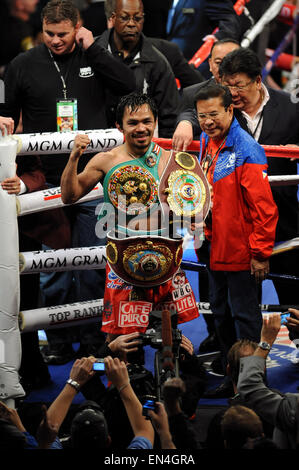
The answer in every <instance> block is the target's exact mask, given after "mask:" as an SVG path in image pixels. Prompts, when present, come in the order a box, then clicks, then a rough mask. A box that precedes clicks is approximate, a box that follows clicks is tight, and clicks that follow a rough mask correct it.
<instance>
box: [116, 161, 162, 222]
mask: <svg viewBox="0 0 299 470" xmlns="http://www.w3.org/2000/svg"><path fill="white" fill-rule="evenodd" d="M107 192H108V196H109V199H110V201H111V203H112V204H113V206H114V207H115V209H118V210H120V211H122V212H125V213H126V214H127V215H136V214H140V213H142V212H147V211H148V210H149V209H150V207H151V206H152V205H153V204H154V203H157V202H158V185H157V182H156V180H155V178H154V176H153V175H152V173H151V172H150V171H149V170H148V169H147V168H144V167H142V166H141V165H134V164H133V163H130V164H128V163H127V164H124V165H122V166H120V167H119V168H117V169H115V170H114V171H113V173H112V174H111V176H110V179H109V183H108V186H107Z"/></svg>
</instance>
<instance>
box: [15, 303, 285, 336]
mask: <svg viewBox="0 0 299 470" xmlns="http://www.w3.org/2000/svg"><path fill="white" fill-rule="evenodd" d="M196 305H197V308H198V312H199V313H200V314H205V315H206V314H208V315H212V314H213V312H212V310H211V309H210V304H209V302H197V303H196ZM260 308H261V310H262V311H267V312H271V311H273V312H281V313H282V312H283V311H284V310H285V306H282V309H281V308H280V306H279V305H264V304H262V305H260ZM102 313H103V299H96V300H87V301H85V302H76V303H72V304H65V305H57V306H55V307H44V308H38V309H34V310H24V311H23V312H20V315H19V325H20V330H21V333H28V332H30V331H37V330H44V329H55V328H66V327H70V326H75V325H79V324H81V323H82V322H84V323H87V322H88V323H93V322H96V321H99V320H100V319H101V317H102Z"/></svg>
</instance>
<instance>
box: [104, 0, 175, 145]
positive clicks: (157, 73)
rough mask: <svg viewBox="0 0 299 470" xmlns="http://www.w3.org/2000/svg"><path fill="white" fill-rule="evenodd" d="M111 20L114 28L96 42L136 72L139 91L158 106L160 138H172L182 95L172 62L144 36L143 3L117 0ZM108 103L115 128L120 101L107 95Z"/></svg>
mask: <svg viewBox="0 0 299 470" xmlns="http://www.w3.org/2000/svg"><path fill="white" fill-rule="evenodd" d="M111 20H112V23H113V28H112V29H108V30H107V31H105V32H104V33H103V34H102V35H101V36H100V37H99V38H98V40H97V41H96V42H97V43H98V44H99V45H101V46H102V47H104V48H105V49H108V51H109V52H111V54H113V55H114V56H115V57H117V58H118V59H119V60H120V61H121V62H123V63H125V64H126V65H128V66H129V67H130V68H131V69H132V70H133V72H134V75H135V77H136V91H139V92H142V93H147V94H148V95H149V96H150V97H151V98H153V99H154V101H155V102H156V105H157V106H158V109H159V113H158V134H159V136H160V137H171V136H172V133H173V130H174V126H175V121H176V110H177V107H178V104H179V93H178V89H177V86H176V82H175V78H174V75H173V72H172V70H171V67H170V65H169V63H168V62H167V60H166V59H165V57H164V56H163V54H161V53H160V52H159V51H158V50H157V49H156V48H155V47H153V46H152V44H151V42H150V41H149V39H148V38H146V36H144V34H143V33H142V29H143V24H144V11H143V4H142V1H141V0H117V1H116V7H115V11H114V12H113V13H112V17H111ZM106 102H107V109H108V111H107V117H108V125H109V126H111V127H114V125H115V111H116V107H117V104H118V100H117V98H116V97H115V96H112V94H108V93H107V95H106Z"/></svg>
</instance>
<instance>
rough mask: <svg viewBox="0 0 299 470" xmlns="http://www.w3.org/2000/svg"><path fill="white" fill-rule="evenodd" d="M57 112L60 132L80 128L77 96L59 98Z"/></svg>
mask: <svg viewBox="0 0 299 470" xmlns="http://www.w3.org/2000/svg"><path fill="white" fill-rule="evenodd" d="M56 114H57V131H58V132H67V131H77V130H78V109H77V99H76V98H69V99H65V100H57V102H56Z"/></svg>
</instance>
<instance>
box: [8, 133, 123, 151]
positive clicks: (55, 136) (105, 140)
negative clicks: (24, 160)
mask: <svg viewBox="0 0 299 470" xmlns="http://www.w3.org/2000/svg"><path fill="white" fill-rule="evenodd" d="M77 134H88V137H89V138H90V144H89V145H88V147H87V149H86V150H85V152H84V153H92V152H94V153H95V152H103V151H106V150H110V149H112V148H114V147H117V146H118V145H121V144H122V143H123V141H124V136H123V134H122V133H121V132H120V131H119V130H117V129H98V130H87V131H85V130H82V131H72V132H43V133H40V134H16V135H14V136H13V138H15V139H17V140H18V142H19V148H18V155H36V154H38V155H60V154H61V153H70V151H71V150H72V148H73V144H74V139H75V136H76V135H77Z"/></svg>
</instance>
